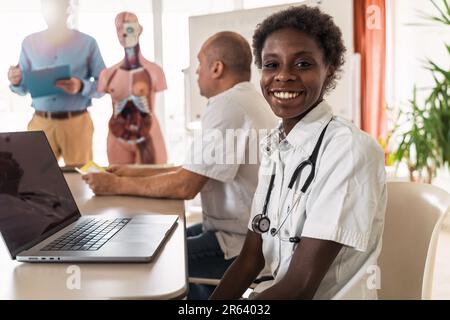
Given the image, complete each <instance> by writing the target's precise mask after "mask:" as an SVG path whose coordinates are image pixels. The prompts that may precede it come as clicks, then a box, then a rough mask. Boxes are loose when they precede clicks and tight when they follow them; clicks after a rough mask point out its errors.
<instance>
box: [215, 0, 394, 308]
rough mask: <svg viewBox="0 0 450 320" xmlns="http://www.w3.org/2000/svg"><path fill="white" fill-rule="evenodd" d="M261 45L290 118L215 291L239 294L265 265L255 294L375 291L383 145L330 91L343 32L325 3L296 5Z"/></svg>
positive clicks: (269, 96) (268, 80)
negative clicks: (266, 276)
mask: <svg viewBox="0 0 450 320" xmlns="http://www.w3.org/2000/svg"><path fill="white" fill-rule="evenodd" d="M253 49H254V54H255V60H256V64H257V66H258V67H259V68H261V69H262V72H261V81H260V83H261V90H262V92H263V95H264V97H265V99H266V100H267V102H268V103H269V104H270V107H271V108H272V111H273V112H274V113H275V114H276V115H277V116H279V117H281V118H282V125H281V126H280V127H279V128H278V130H274V131H273V132H272V133H271V134H270V135H269V136H268V137H267V139H266V140H265V142H264V143H263V145H262V150H266V151H267V152H266V153H264V154H263V158H262V160H261V167H260V171H259V177H258V187H257V189H256V192H255V198H254V201H253V205H252V210H251V217H250V222H249V224H248V232H247V237H246V240H245V243H244V247H243V248H242V251H241V254H240V255H239V256H238V258H237V259H236V260H235V261H234V263H233V264H232V265H231V266H230V268H229V269H228V270H227V272H226V273H225V276H224V278H223V279H222V281H221V283H220V285H219V287H218V288H217V289H216V291H215V292H214V293H213V296H212V298H214V299H230V298H238V297H239V296H240V295H242V293H243V292H244V291H245V289H246V288H247V287H248V286H249V285H250V283H251V282H252V281H253V280H254V279H255V277H256V276H257V275H258V274H259V273H260V272H261V270H262V268H263V267H264V266H265V265H266V266H269V267H270V270H271V273H272V276H273V278H274V281H273V283H271V284H269V285H267V283H266V284H264V287H265V288H267V289H266V290H264V291H262V292H261V293H259V294H258V295H257V296H256V298H257V299H266V300H268V299H313V298H315V299H339V298H350V299H362V298H376V294H377V293H376V290H374V288H368V287H367V286H366V285H365V284H366V281H367V275H368V273H367V271H368V270H369V268H370V267H372V266H373V265H376V261H377V258H378V255H379V253H380V250H381V235H382V230H383V223H384V211H385V208H386V181H385V172H384V155H383V152H382V150H381V149H380V147H379V146H378V145H377V143H376V142H375V141H374V140H373V139H372V138H371V137H369V136H368V135H367V134H365V133H363V132H362V131H360V130H359V129H358V128H357V127H356V126H355V125H353V124H352V123H351V122H349V121H347V120H345V119H342V118H340V117H337V116H334V115H333V113H332V111H331V110H332V109H331V106H330V105H328V103H327V102H326V101H325V100H324V98H323V97H324V94H325V93H326V92H327V91H328V90H331V89H332V88H334V86H335V80H336V79H337V75H338V72H339V70H340V68H341V67H342V65H343V62H344V59H343V54H344V52H345V47H344V45H343V40H342V33H341V31H340V29H339V28H338V27H337V26H336V25H335V24H334V22H333V19H332V18H331V17H330V16H329V15H327V14H325V13H323V12H322V11H320V10H319V9H318V8H312V7H308V6H305V5H304V6H299V7H291V8H289V9H287V10H283V11H280V12H278V13H275V14H273V15H271V16H269V17H268V18H267V19H266V20H264V21H263V22H262V23H261V24H259V25H258V27H257V30H256V31H255V33H254V36H253ZM305 167H310V168H311V169H310V171H309V172H310V173H309V174H302V171H303V169H304V168H305ZM305 172H306V171H305ZM269 177H270V179H269ZM269 181H270V182H269ZM272 190H273V191H274V193H276V196H272ZM344 264H345V266H344ZM255 291H257V290H255Z"/></svg>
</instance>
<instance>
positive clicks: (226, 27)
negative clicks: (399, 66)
mask: <svg viewBox="0 0 450 320" xmlns="http://www.w3.org/2000/svg"><path fill="white" fill-rule="evenodd" d="M352 2H353V1H352V0H322V1H316V0H308V1H303V2H299V3H290V4H287V5H281V6H272V7H263V8H257V9H248V10H238V11H232V12H225V13H218V14H210V15H201V16H192V17H190V18H189V55H190V57H189V68H187V69H185V70H184V72H185V112H186V125H187V126H188V127H191V125H192V123H193V122H196V121H199V120H200V118H201V115H202V113H203V110H204V108H205V107H206V103H207V100H206V99H205V98H204V97H202V96H200V90H199V88H198V85H197V75H196V73H195V72H196V70H197V66H198V61H197V54H198V52H199V50H200V48H201V46H202V44H203V43H204V42H205V41H206V40H207V39H208V38H209V37H210V36H212V35H213V34H215V33H217V32H220V31H235V32H238V33H240V34H241V35H242V36H244V37H245V38H246V39H247V41H248V42H249V43H250V44H251V43H252V37H253V32H254V30H255V27H256V25H257V24H258V23H260V22H262V21H263V20H264V19H265V18H266V17H267V16H269V15H271V14H272V13H274V12H277V11H280V10H282V9H286V8H288V7H290V6H293V5H300V4H307V5H311V6H319V7H320V8H321V10H322V11H324V12H326V13H328V14H329V15H331V16H332V17H333V18H334V21H335V23H336V24H337V25H338V26H339V27H340V28H341V30H342V33H343V38H344V42H345V46H346V48H347V53H346V64H345V65H344V67H343V72H342V74H341V79H340V80H339V81H338V85H337V87H336V89H334V90H333V91H332V92H331V93H330V94H329V96H327V97H326V99H327V100H328V102H329V103H330V105H331V106H333V111H334V113H335V114H337V115H340V116H343V117H344V118H347V119H349V120H355V119H354V118H355V115H354V110H355V109H357V108H355V106H354V104H355V103H356V102H357V100H358V99H357V98H355V90H353V87H355V83H356V85H357V81H355V78H354V69H355V67H354V66H353V4H352ZM259 75H260V71H259V70H258V68H257V67H256V66H255V65H254V64H252V78H251V82H252V83H253V84H254V85H255V86H256V88H257V89H258V90H260V86H259Z"/></svg>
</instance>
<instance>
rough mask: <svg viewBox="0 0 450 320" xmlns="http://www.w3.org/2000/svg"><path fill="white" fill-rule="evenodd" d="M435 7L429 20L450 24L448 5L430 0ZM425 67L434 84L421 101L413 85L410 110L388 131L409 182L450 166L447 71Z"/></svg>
mask: <svg viewBox="0 0 450 320" xmlns="http://www.w3.org/2000/svg"><path fill="white" fill-rule="evenodd" d="M430 1H431V2H432V3H433V5H434V6H435V7H436V9H437V10H438V12H439V14H438V15H437V16H433V17H430V19H431V20H433V21H436V22H439V23H443V24H445V25H447V26H450V6H449V3H448V0H442V2H443V6H444V7H445V11H444V10H442V9H441V8H440V7H439V6H438V5H436V3H435V1H433V0H430ZM446 48H447V52H448V53H449V55H450V45H449V44H446ZM426 68H427V69H428V70H430V72H431V73H432V76H433V79H434V86H433V88H432V89H431V92H430V93H429V95H428V97H427V98H426V99H425V101H424V102H423V103H419V102H418V101H417V88H416V87H414V90H413V98H412V99H411V100H410V107H411V109H410V110H409V111H407V112H405V111H400V113H399V117H398V118H397V121H396V124H395V125H394V128H393V129H392V132H391V134H393V135H395V136H397V138H398V140H399V144H398V147H397V149H396V150H395V152H394V153H393V159H394V161H395V162H396V163H400V162H406V164H407V166H408V170H409V176H410V180H411V181H423V182H428V183H431V181H432V178H433V177H434V175H435V174H436V169H437V168H439V167H443V166H449V165H450V99H449V96H450V86H449V84H450V71H449V70H448V68H447V69H446V68H444V67H441V66H439V65H438V64H437V63H435V62H433V61H431V60H428V62H427V66H426ZM400 118H403V119H404V120H406V121H408V123H409V126H408V129H407V130H405V126H404V124H403V125H399V124H398V123H399V121H398V119H400Z"/></svg>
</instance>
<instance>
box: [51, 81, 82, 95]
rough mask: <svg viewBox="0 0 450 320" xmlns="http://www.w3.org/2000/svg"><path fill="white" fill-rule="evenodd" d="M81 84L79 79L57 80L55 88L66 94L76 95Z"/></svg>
mask: <svg viewBox="0 0 450 320" xmlns="http://www.w3.org/2000/svg"><path fill="white" fill-rule="evenodd" d="M81 86H82V82H81V80H80V79H78V78H75V77H72V78H70V79H68V80H58V81H56V82H55V87H57V88H61V89H63V90H64V92H66V93H68V94H77V93H78V92H80V91H81Z"/></svg>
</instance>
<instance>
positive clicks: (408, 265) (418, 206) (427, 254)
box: [378, 182, 450, 299]
mask: <svg viewBox="0 0 450 320" xmlns="http://www.w3.org/2000/svg"><path fill="white" fill-rule="evenodd" d="M387 195H388V200H387V207H386V220H385V226H384V233H383V248H382V250H381V254H380V257H379V259H378V265H379V267H380V271H381V289H380V290H379V291H378V297H379V299H422V298H426V299H429V298H430V296H431V283H432V279H433V274H432V273H433V269H434V259H435V251H436V243H437V239H438V233H439V230H440V227H441V223H442V221H443V219H444V217H445V214H446V213H447V211H448V210H449V207H450V194H449V193H447V192H446V191H444V190H442V189H440V188H438V187H435V186H432V185H428V184H421V183H412V182H388V184H387Z"/></svg>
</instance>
